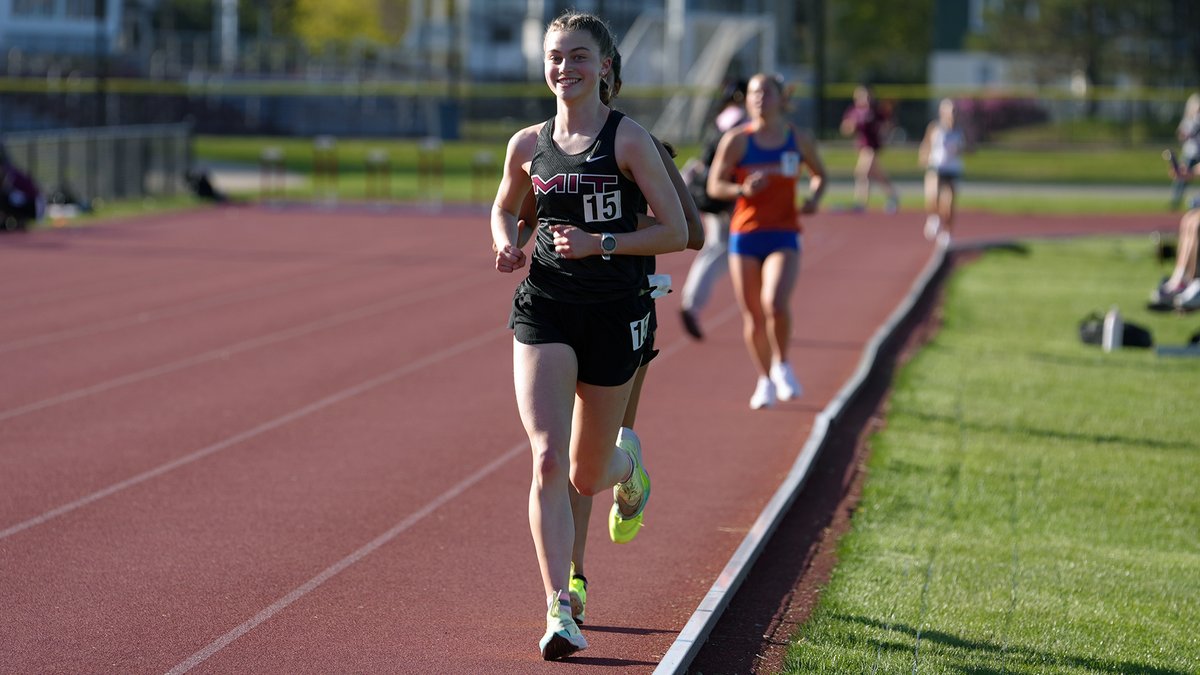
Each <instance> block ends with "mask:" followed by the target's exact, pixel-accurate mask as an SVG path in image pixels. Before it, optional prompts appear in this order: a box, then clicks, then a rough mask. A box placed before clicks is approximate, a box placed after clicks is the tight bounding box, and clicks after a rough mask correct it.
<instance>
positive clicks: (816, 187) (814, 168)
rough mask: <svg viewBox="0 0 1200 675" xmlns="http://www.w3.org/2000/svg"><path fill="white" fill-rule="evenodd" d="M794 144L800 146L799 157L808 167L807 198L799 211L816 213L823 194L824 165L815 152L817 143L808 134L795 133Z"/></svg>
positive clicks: (819, 155) (818, 154)
mask: <svg viewBox="0 0 1200 675" xmlns="http://www.w3.org/2000/svg"><path fill="white" fill-rule="evenodd" d="M796 144H797V145H799V146H800V156H801V157H803V158H804V165H805V166H807V167H808V173H809V178H808V198H807V199H805V200H804V206H803V207H802V208H801V211H803V212H804V213H816V211H817V206H818V205H819V204H820V203H821V197H822V196H823V195H824V194H825V163H824V162H822V161H821V154H820V153H819V152H818V151H817V142H816V141H814V140H813V138H812V137H811V136H809V135H808V134H803V133H799V132H798V131H797V132H796Z"/></svg>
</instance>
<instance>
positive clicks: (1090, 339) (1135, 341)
mask: <svg viewBox="0 0 1200 675" xmlns="http://www.w3.org/2000/svg"><path fill="white" fill-rule="evenodd" d="M1079 339H1080V340H1082V341H1083V343H1084V344H1088V345H1099V344H1100V343H1102V342H1103V341H1104V315H1103V314H1100V313H1099V312H1092V313H1091V314H1089V315H1087V316H1085V317H1084V318H1083V321H1080V322H1079ZM1153 345H1154V339H1153V338H1152V337H1151V336H1150V331H1149V330H1147V329H1146V328H1145V327H1144V326H1139V325H1138V324H1136V323H1128V322H1126V323H1125V324H1124V329H1123V331H1122V335H1121V346H1122V347H1143V348H1145V347H1151V346H1153Z"/></svg>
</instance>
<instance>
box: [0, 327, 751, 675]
mask: <svg viewBox="0 0 1200 675" xmlns="http://www.w3.org/2000/svg"><path fill="white" fill-rule="evenodd" d="M739 313H740V310H739V309H738V307H737V306H736V305H733V306H730V307H727V308H725V309H724V310H723V311H721V312H719V313H718V314H717V315H716V316H714V317H713V320H712V322H711V325H714V326H716V325H720V324H723V323H725V322H726V321H728V320H730V319H731V318H733V317H735V316H737V315H738V314H739ZM692 345H694V341H693V340H691V339H690V338H680V339H678V340H676V341H675V342H673V343H671V344H670V345H669V346H667V347H666V348H664V349H663V350H662V352H661V353H660V354H659V357H658V360H660V361H661V360H664V359H667V358H670V357H671V356H674V355H675V354H678V353H679V352H680V351H682V350H683V349H684V348H685V347H688V346H692ZM528 448H529V442H528V441H521V442H520V443H518V444H517V445H515V446H513V447H512V448H509V450H508V451H507V452H505V453H504V454H503V455H501V456H500V457H499V458H497V459H496V460H495V461H493V462H492V463H491V464H488V465H487V466H485V467H483V468H482V469H480V470H478V471H476V472H475V473H473V474H471V475H470V476H467V477H466V478H464V479H463V480H462V481H460V482H459V483H458V484H457V485H455V486H454V487H452V488H451V489H450V490H448V491H447V492H444V493H442V494H441V495H439V496H438V498H437V499H435V500H433V501H432V502H429V503H428V504H426V505H425V506H424V507H423V508H421V509H420V510H418V511H416V512H415V513H413V514H412V515H410V516H409V517H407V518H405V519H404V520H402V521H401V522H400V523H398V524H397V525H396V526H395V527H393V528H392V529H390V530H388V531H387V532H384V533H383V534H381V535H379V536H378V537H376V538H375V539H374V540H372V541H371V543H369V544H367V545H366V546H363V547H362V548H360V549H358V550H357V551H355V552H354V553H351V554H350V555H348V556H346V557H345V558H342V559H341V560H339V561H338V562H337V563H335V564H333V565H332V566H330V567H328V568H326V569H325V571H323V572H321V573H320V574H318V575H317V576H315V577H313V578H312V579H309V580H308V581H307V582H305V583H304V584H302V585H300V586H298V587H296V588H295V589H294V590H292V591H291V592H290V593H288V594H287V595H285V596H283V597H282V598H280V599H278V600H276V601H275V602H273V603H271V604H270V605H269V606H268V607H266V608H265V609H263V610H262V611H261V612H259V613H258V614H255V615H254V616H253V617H252V618H250V619H249V620H247V621H246V622H245V623H243V624H241V625H240V626H238V627H237V628H234V629H233V630H231V631H229V632H228V633H226V634H224V635H222V636H221V637H219V638H217V639H216V640H213V641H212V642H210V643H208V644H207V645H205V646H204V647H203V648H202V649H200V650H199V651H197V652H196V653H195V654H192V655H191V656H190V657H188V658H187V659H186V660H184V661H182V662H181V663H179V664H178V665H177V666H175V667H174V668H172V669H171V670H170V671H168V672H167V675H179V674H181V673H186V672H187V671H189V670H191V669H192V668H195V667H196V666H198V665H200V664H201V663H203V662H204V661H206V660H207V659H209V658H210V657H211V656H212V655H214V654H216V653H217V652H219V651H221V650H222V649H224V648H225V647H227V646H229V645H230V644H231V643H233V642H234V641H235V640H237V639H238V638H240V637H242V636H243V635H245V634H246V633H249V632H250V631H252V630H254V629H255V628H257V627H258V626H259V625H261V624H263V623H265V622H267V621H268V620H270V619H271V618H272V617H274V616H275V615H276V614H278V613H279V612H281V611H283V610H284V609H286V608H287V607H288V606H289V605H291V604H292V603H294V602H296V601H297V600H299V599H300V598H302V597H304V596H305V595H307V594H309V593H311V592H312V591H314V590H316V588H317V587H318V586H320V585H321V584H323V583H325V582H326V581H328V580H329V579H330V578H331V577H333V576H334V575H336V574H338V573H339V572H341V571H342V570H344V569H346V568H347V567H350V566H351V565H353V564H355V563H357V562H359V561H360V560H362V559H363V558H366V557H367V556H368V555H370V554H371V553H372V552H374V551H375V549H377V548H379V547H380V546H383V545H384V544H386V543H387V542H389V541H391V540H392V539H395V538H396V536H397V535H399V534H400V533H402V532H404V531H405V530H407V529H408V528H410V527H412V526H413V525H415V524H416V523H417V522H418V521H420V520H421V519H422V518H425V517H426V516H428V515H430V514H431V513H433V512H434V511H435V510H436V509H438V508H439V507H440V506H442V505H443V504H446V503H447V502H449V501H450V500H452V499H454V498H455V497H457V496H459V495H460V494H462V493H463V492H465V491H466V490H467V488H469V487H471V486H472V485H474V484H476V483H478V482H479V481H481V480H483V479H484V478H486V477H487V476H488V475H489V474H491V473H493V472H495V471H496V470H497V469H499V468H500V467H501V466H502V465H504V464H506V463H507V462H509V461H510V460H512V459H513V458H514V457H516V456H518V455H520V454H522V453H524V452H528ZM2 538H3V533H2V532H0V539H2Z"/></svg>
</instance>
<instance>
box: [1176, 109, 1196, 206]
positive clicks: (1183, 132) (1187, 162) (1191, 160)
mask: <svg viewBox="0 0 1200 675" xmlns="http://www.w3.org/2000/svg"><path fill="white" fill-rule="evenodd" d="M1175 135H1176V137H1178V138H1179V144H1180V147H1179V168H1180V169H1182V171H1175V172H1174V173H1173V175H1172V178H1173V182H1172V185H1171V210H1172V211H1174V210H1176V209H1178V208H1179V207H1180V205H1182V204H1183V193H1184V190H1186V189H1187V184H1188V182H1189V181H1190V180H1191V177H1192V174H1193V170H1194V169H1195V168H1196V165H1197V164H1200V93H1195V94H1192V95H1191V96H1189V97H1188V99H1187V102H1186V103H1184V105H1183V117H1182V118H1181V119H1180V120H1179V126H1178V127H1176V128H1175ZM1192 206H1193V207H1195V206H1200V204H1192Z"/></svg>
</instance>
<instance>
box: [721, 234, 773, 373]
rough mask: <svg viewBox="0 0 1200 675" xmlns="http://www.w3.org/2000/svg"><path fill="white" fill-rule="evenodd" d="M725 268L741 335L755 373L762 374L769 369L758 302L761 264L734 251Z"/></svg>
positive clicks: (763, 319) (762, 312)
mask: <svg viewBox="0 0 1200 675" xmlns="http://www.w3.org/2000/svg"><path fill="white" fill-rule="evenodd" d="M729 271H730V276H731V277H732V278H733V289H734V292H735V294H736V295H737V298H738V304H739V305H740V306H741V309H742V338H743V339H744V340H745V342H746V349H747V350H749V352H750V360H751V361H752V362H753V363H754V367H755V369H756V370H758V374H759V376H761V377H766V376H767V374H768V373H770V369H771V340H770V338H769V337H768V336H767V317H766V312H765V310H764V309H763V304H762V294H763V290H762V289H763V265H762V263H761V262H759V261H758V259H757V258H753V257H751V256H744V255H736V254H734V255H730V256H729Z"/></svg>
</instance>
